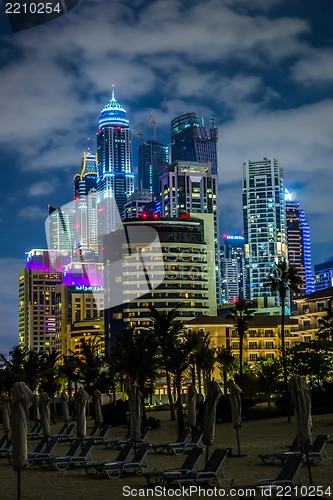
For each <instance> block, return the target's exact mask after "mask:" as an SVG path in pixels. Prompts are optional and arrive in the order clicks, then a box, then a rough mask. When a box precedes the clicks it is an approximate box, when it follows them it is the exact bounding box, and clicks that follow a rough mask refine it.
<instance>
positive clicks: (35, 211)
mask: <svg viewBox="0 0 333 500" xmlns="http://www.w3.org/2000/svg"><path fill="white" fill-rule="evenodd" d="M18 215H19V216H20V217H22V218H23V219H28V220H36V219H40V218H44V219H45V218H46V217H47V210H46V208H41V207H39V206H37V205H28V206H26V207H24V208H21V210H19V211H18Z"/></svg>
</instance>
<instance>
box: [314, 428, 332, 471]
mask: <svg viewBox="0 0 333 500" xmlns="http://www.w3.org/2000/svg"><path fill="white" fill-rule="evenodd" d="M328 438H329V435H328V434H318V436H317V437H316V439H315V440H314V441H313V443H312V446H311V448H310V449H309V451H308V459H309V461H310V462H312V463H323V464H328V463H331V460H330V459H329V457H328V456H327V454H326V450H325V446H326V443H327V441H328Z"/></svg>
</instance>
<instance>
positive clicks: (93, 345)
mask: <svg viewBox="0 0 333 500" xmlns="http://www.w3.org/2000/svg"><path fill="white" fill-rule="evenodd" d="M102 342H103V339H102V338H101V337H98V336H96V337H90V338H88V339H87V340H86V339H84V338H82V339H81V340H80V356H77V358H76V363H77V366H78V368H79V372H80V375H81V378H82V382H83V383H84V387H85V390H86V391H87V392H88V394H90V395H91V394H92V393H93V390H94V388H95V384H96V381H97V380H98V377H99V375H100V373H101V369H102V366H103V364H104V360H103V358H102V357H101V355H100V350H101V345H102ZM73 354H75V353H73Z"/></svg>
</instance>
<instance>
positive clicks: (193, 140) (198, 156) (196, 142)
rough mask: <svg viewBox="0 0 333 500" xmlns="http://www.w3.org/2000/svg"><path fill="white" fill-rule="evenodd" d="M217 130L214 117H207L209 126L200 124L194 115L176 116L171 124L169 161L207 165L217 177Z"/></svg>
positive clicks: (202, 122)
mask: <svg viewBox="0 0 333 500" xmlns="http://www.w3.org/2000/svg"><path fill="white" fill-rule="evenodd" d="M217 140H218V129H217V127H216V123H215V117H214V116H213V115H211V116H210V117H209V126H208V127H206V126H205V124H204V121H203V119H202V121H201V123H200V121H199V119H198V117H197V116H196V114H195V113H187V114H185V115H181V116H177V118H174V119H173V120H172V122H171V159H172V162H174V161H177V160H179V161H189V162H199V163H209V165H210V166H211V169H212V173H213V174H214V175H217V150H216V146H217Z"/></svg>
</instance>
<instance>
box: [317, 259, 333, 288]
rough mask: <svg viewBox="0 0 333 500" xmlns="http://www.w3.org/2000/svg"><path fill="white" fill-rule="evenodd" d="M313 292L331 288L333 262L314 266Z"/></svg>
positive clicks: (332, 282) (332, 283)
mask: <svg viewBox="0 0 333 500" xmlns="http://www.w3.org/2000/svg"><path fill="white" fill-rule="evenodd" d="M314 273H315V283H314V286H315V291H316V292H319V290H324V289H325V288H330V287H331V286H333V262H332V261H331V262H324V263H323V264H316V265H315V266H314Z"/></svg>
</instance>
